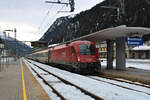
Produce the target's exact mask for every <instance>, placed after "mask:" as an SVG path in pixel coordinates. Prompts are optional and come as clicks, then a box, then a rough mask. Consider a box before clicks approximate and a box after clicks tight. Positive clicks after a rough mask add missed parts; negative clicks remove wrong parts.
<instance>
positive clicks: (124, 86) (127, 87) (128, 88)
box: [87, 76, 150, 95]
mask: <svg viewBox="0 0 150 100" xmlns="http://www.w3.org/2000/svg"><path fill="white" fill-rule="evenodd" d="M87 77H88V78H91V79H93V80H97V81H101V82H104V83H108V84H111V85H115V86H118V87H121V88H125V89H128V90H132V91H136V92H140V93H145V94H147V95H150V93H147V92H144V91H140V90H136V89H132V88H129V87H126V86H121V85H117V84H115V83H111V82H107V81H104V80H101V79H96V78H93V77H90V76H87Z"/></svg>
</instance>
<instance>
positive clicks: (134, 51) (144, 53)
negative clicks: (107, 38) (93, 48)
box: [98, 42, 150, 59]
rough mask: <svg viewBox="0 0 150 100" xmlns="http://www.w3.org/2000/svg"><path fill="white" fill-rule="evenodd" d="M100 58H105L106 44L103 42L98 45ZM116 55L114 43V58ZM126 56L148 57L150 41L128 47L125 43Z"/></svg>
mask: <svg viewBox="0 0 150 100" xmlns="http://www.w3.org/2000/svg"><path fill="white" fill-rule="evenodd" d="M98 53H99V57H100V58H107V44H106V42H103V43H102V44H99V46H98ZM115 57H116V44H115V43H114V58H115ZM126 58H133V59H150V42H146V43H144V45H142V46H137V47H131V46H130V47H129V46H127V45H126Z"/></svg>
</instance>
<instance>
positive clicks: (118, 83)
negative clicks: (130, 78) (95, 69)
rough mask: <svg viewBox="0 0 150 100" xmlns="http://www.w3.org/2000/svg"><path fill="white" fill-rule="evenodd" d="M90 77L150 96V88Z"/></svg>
mask: <svg viewBox="0 0 150 100" xmlns="http://www.w3.org/2000/svg"><path fill="white" fill-rule="evenodd" d="M90 77H93V78H95V79H98V80H102V81H106V82H110V83H113V84H116V85H119V86H123V87H127V88H131V89H134V90H137V91H142V92H145V93H148V94H150V88H146V87H142V86H138V85H134V84H129V83H125V82H119V81H115V80H110V79H106V78H101V77H97V76H90Z"/></svg>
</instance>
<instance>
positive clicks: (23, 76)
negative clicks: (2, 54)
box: [0, 60, 50, 100]
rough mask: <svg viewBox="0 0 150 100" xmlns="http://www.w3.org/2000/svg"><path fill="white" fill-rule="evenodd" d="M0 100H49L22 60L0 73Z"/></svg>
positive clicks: (11, 64)
mask: <svg viewBox="0 0 150 100" xmlns="http://www.w3.org/2000/svg"><path fill="white" fill-rule="evenodd" d="M0 100H50V98H49V97H48V95H47V93H46V92H45V91H44V89H43V88H42V87H41V86H40V84H39V83H38V82H37V80H36V79H35V78H34V77H33V75H32V73H31V72H30V71H29V69H28V68H27V67H26V65H25V64H24V62H23V61H22V60H17V61H11V62H9V66H8V68H5V69H4V70H3V71H2V72H0Z"/></svg>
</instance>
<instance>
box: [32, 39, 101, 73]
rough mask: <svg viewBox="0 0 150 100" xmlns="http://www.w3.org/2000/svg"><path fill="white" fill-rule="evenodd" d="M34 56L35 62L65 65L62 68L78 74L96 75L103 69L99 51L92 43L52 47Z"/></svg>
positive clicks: (79, 42)
mask: <svg viewBox="0 0 150 100" xmlns="http://www.w3.org/2000/svg"><path fill="white" fill-rule="evenodd" d="M36 55H38V57H36ZM32 56H34V58H36V59H34V60H38V61H41V62H44V63H50V64H59V65H60V64H61V65H65V66H61V67H64V68H65V69H69V70H73V71H75V72H78V73H95V72H99V71H100V68H101V65H100V62H99V59H98V51H97V49H96V47H95V44H94V43H93V42H90V41H74V42H71V43H66V44H62V45H58V46H54V47H50V48H48V49H47V50H43V51H39V52H36V53H34V54H32ZM40 57H41V58H40ZM32 58H33V57H32Z"/></svg>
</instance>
